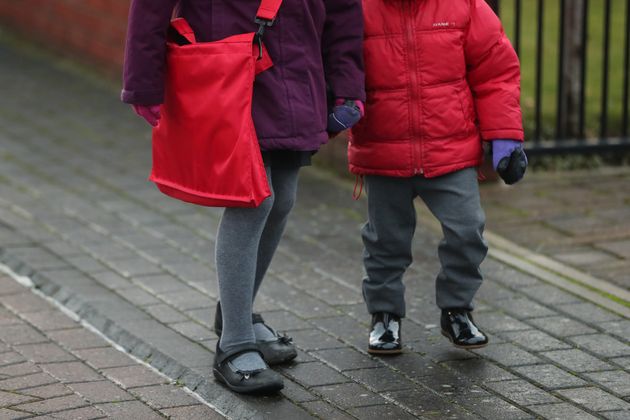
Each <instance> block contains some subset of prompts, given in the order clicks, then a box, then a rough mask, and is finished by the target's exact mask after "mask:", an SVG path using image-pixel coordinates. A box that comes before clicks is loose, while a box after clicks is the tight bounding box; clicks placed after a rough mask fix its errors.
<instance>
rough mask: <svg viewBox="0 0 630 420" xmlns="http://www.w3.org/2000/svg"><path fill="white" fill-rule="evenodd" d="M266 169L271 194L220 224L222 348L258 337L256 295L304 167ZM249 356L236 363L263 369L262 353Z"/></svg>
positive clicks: (231, 213)
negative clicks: (300, 172)
mask: <svg viewBox="0 0 630 420" xmlns="http://www.w3.org/2000/svg"><path fill="white" fill-rule="evenodd" d="M265 169H266V171H267V178H268V180H269V186H270V188H271V190H272V195H271V197H269V198H267V199H266V200H265V201H263V202H262V204H261V205H260V206H259V207H257V208H227V209H225V211H224V213H223V217H222V218H221V223H220V225H219V231H218V234H217V246H216V267H217V275H218V278H219V297H220V299H221V310H222V312H223V333H222V335H221V341H220V343H221V344H220V347H221V349H222V350H223V351H229V350H230V348H233V347H235V346H237V345H240V344H246V343H253V342H255V341H256V337H255V334H254V327H253V326H252V311H253V302H254V298H255V297H256V293H257V292H258V289H259V288H260V284H261V283H262V280H263V278H264V276H265V273H266V272H267V269H268V268H269V265H270V263H271V259H272V258H273V255H274V253H275V251H276V248H277V247H278V243H279V242H280V238H281V236H282V233H283V231H284V228H285V226H286V223H287V219H288V216H289V213H290V212H291V209H292V208H293V204H294V202H295V196H296V192H297V180H298V172H299V168H295V169H280V168H273V169H272V168H270V167H266V168H265ZM244 356H248V357H245V358H243V356H241V357H239V358H237V359H235V360H234V362H233V364H235V365H239V364H240V366H237V367H238V368H239V369H241V370H253V369H258V368H261V366H260V364H261V363H262V359H260V357H258V354H257V353H246V354H245V355H244ZM238 359H241V360H240V361H239V360H238ZM263 366H264V365H263Z"/></svg>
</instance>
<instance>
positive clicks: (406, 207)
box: [362, 168, 488, 317]
mask: <svg viewBox="0 0 630 420" xmlns="http://www.w3.org/2000/svg"><path fill="white" fill-rule="evenodd" d="M365 182H366V188H367V193H368V218H369V219H368V222H367V223H366V224H365V226H364V227H363V230H362V236H363V244H364V246H365V250H364V255H363V261H364V265H365V271H366V274H367V276H366V278H365V279H364V280H363V297H364V298H365V302H366V303H367V307H368V311H369V312H370V313H375V312H389V313H392V314H395V315H398V316H401V317H404V316H405V286H404V284H403V280H402V279H403V274H404V273H405V271H406V270H407V268H408V267H409V265H410V264H411V262H412V254H411V243H412V239H413V235H414V232H415V229H416V210H415V208H414V205H413V201H414V199H415V198H416V196H419V197H420V198H421V199H422V200H423V201H424V202H425V203H426V205H427V207H428V208H429V210H430V211H431V212H432V213H433V214H434V215H435V217H437V219H438V220H439V221H440V223H441V225H442V232H443V233H444V238H443V239H442V242H441V243H440V246H439V248H438V256H439V259H440V263H441V269H440V272H439V274H438V276H437V280H436V285H435V286H436V287H435V289H436V301H437V306H438V307H440V308H441V309H452V308H466V309H469V310H472V309H473V303H472V300H473V298H474V296H475V294H476V293H477V290H478V289H479V287H480V286H481V282H482V275H481V271H480V270H479V265H480V264H481V262H482V261H483V259H484V258H485V256H486V254H487V252H488V246H487V244H486V242H485V240H484V239H483V228H484V224H485V215H484V212H483V209H482V208H481V203H480V199H479V185H478V184H477V171H476V170H475V169H474V168H468V169H464V170H461V171H457V172H454V173H451V174H447V175H444V176H441V177H437V178H424V177H421V176H417V177H413V178H393V177H384V176H366V177H365Z"/></svg>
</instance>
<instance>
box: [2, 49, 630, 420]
mask: <svg viewBox="0 0 630 420" xmlns="http://www.w3.org/2000/svg"><path fill="white" fill-rule="evenodd" d="M0 62H2V66H0V79H1V80H3V81H6V83H5V84H4V86H5V88H4V90H5V92H4V93H5V94H4V95H2V96H0V249H1V252H0V261H2V262H3V263H4V264H7V265H9V266H10V267H11V268H12V269H13V270H15V271H16V272H18V273H20V274H21V275H26V276H29V277H30V278H31V279H32V281H33V282H34V283H35V285H36V286H37V287H38V289H39V290H40V291H41V292H42V293H44V294H46V295H49V296H51V297H52V298H53V299H55V300H56V301H58V302H60V303H61V304H63V305H65V306H66V307H67V308H69V309H71V310H72V311H74V312H76V313H77V314H78V315H79V316H80V317H81V318H82V319H84V320H85V321H86V322H89V323H90V324H92V325H93V326H94V327H95V328H97V329H98V330H99V331H101V332H102V333H103V334H104V335H106V336H107V337H109V338H110V339H112V340H113V341H115V342H116V343H118V344H119V345H121V346H122V347H124V348H125V349H126V350H127V351H129V352H130V353H132V354H134V355H135V356H137V357H138V358H140V359H142V360H146V361H147V362H149V363H150V364H151V365H152V366H153V367H155V368H157V369H159V370H160V371H162V372H163V373H165V374H166V375H168V376H169V377H170V378H172V379H173V380H177V381H178V382H179V383H182V384H185V385H186V386H188V387H189V388H190V389H193V390H195V391H196V392H197V393H199V394H200V395H202V396H203V397H204V398H205V399H206V400H207V401H209V402H210V403H211V404H212V405H213V406H215V407H217V408H218V409H219V410H221V412H223V413H225V414H226V415H227V416H228V417H232V418H276V419H285V418H286V419H301V418H313V417H320V418H326V419H333V418H335V419H351V418H358V419H377V418H379V419H380V418H400V419H404V418H439V419H444V418H465V419H478V418H490V419H505V418H510V419H521V418H523V419H526V418H536V417H543V418H562V419H564V418H567V417H570V416H571V417H574V418H624V417H627V416H628V412H627V411H628V409H629V407H630V403H629V402H628V401H629V400H630V389H628V371H629V370H630V349H629V348H628V342H627V337H628V331H629V328H630V321H629V320H627V319H623V318H621V317H619V316H617V315H615V314H614V313H612V312H608V311H606V310H605V309H602V308H600V307H598V306H596V305H594V304H592V303H589V302H585V301H583V300H581V299H580V298H578V297H576V296H573V295H571V294H569V293H566V292H563V291H561V290H559V289H557V288H555V287H553V286H551V285H548V284H547V283H544V282H543V281H541V280H540V279H538V278H536V277H533V276H531V275H527V274H525V273H522V272H519V271H517V270H515V269H513V268H511V267H509V266H507V265H505V264H503V263H500V262H498V261H497V260H494V259H488V260H487V261H486V262H485V263H484V267H483V269H484V272H485V273H486V278H487V279H486V282H485V284H484V286H483V287H482V289H481V291H480V294H479V304H478V307H477V319H478V321H479V322H480V324H481V325H483V326H484V328H485V329H486V330H487V331H488V332H489V333H490V334H491V339H492V344H491V345H490V346H489V347H488V348H486V349H483V350H478V351H474V352H468V351H462V350H456V349H454V348H452V347H451V346H450V344H449V343H447V342H446V340H445V339H444V338H443V337H441V336H440V334H439V330H438V328H437V323H438V321H439V318H438V315H439V314H438V311H437V309H436V308H435V305H434V297H433V296H434V290H433V289H434V287H433V278H434V276H435V273H436V271H437V268H438V264H437V260H436V251H435V250H436V246H437V243H438V239H439V238H437V237H436V236H435V234H434V233H433V232H432V231H431V230H429V229H428V228H426V227H425V226H424V225H422V224H421V225H420V226H419V228H418V232H417V234H416V238H415V249H414V254H415V262H414V265H413V267H412V269H411V270H410V272H409V275H408V276H407V279H406V283H407V298H408V305H409V308H408V318H407V319H406V320H405V322H404V325H403V330H404V337H405V340H406V350H405V354H403V355H401V356H398V357H392V358H373V357H370V356H369V355H367V353H366V352H365V344H366V343H365V342H366V335H367V334H366V333H367V322H368V321H369V319H368V317H367V315H366V313H365V309H364V306H363V303H362V299H361V294H360V277H361V271H362V270H361V263H360V254H361V243H360V238H359V228H360V226H361V223H362V221H363V220H364V217H365V202H363V201H359V202H354V201H352V200H351V199H350V189H351V188H350V186H349V185H347V184H346V183H345V182H343V181H339V180H336V179H334V178H332V177H329V176H327V175H325V174H322V173H320V172H318V171H316V170H314V169H309V170H306V171H304V173H303V176H302V179H301V187H300V188H301V191H300V197H299V200H298V205H297V207H296V209H295V211H294V213H293V215H292V218H291V220H290V222H289V226H288V229H287V234H286V237H285V240H284V241H283V243H282V245H281V248H280V250H279V253H278V255H277V258H276V259H275V261H274V263H273V265H272V268H271V272H270V273H269V276H268V278H267V279H266V280H265V283H264V284H263V287H262V289H261V296H260V298H259V300H258V302H257V309H258V310H259V311H262V312H263V313H264V315H265V317H266V318H267V320H268V321H269V323H270V324H272V325H274V326H275V327H277V328H278V329H279V330H281V331H286V332H288V333H290V334H291V335H292V336H293V337H294V338H295V342H296V344H297V345H298V347H299V348H300V353H299V357H298V359H297V360H296V362H295V363H293V364H290V365H287V366H284V367H282V368H279V371H280V372H281V373H282V374H283V375H285V377H286V386H287V388H286V389H285V390H284V391H283V393H282V394H281V395H280V396H278V397H272V398H255V397H245V396H240V395H235V394H232V393H229V392H227V391H226V390H225V389H224V388H223V387H222V386H220V385H219V384H217V383H216V382H214V381H213V380H212V378H211V376H210V373H209V371H210V365H211V361H212V350H213V348H214V345H215V343H216V337H215V336H214V335H213V333H212V332H211V330H210V321H211V314H212V313H213V312H214V307H215V304H216V298H217V291H216V278H215V272H214V267H213V262H212V258H211V256H212V253H213V250H214V239H215V234H216V228H217V225H218V222H219V217H220V211H219V210H217V209H203V208H198V207H194V206H190V205H186V204H183V203H178V202H175V201H173V200H170V199H168V198H166V197H163V196H161V195H160V194H159V193H158V192H157V191H156V189H155V188H154V187H153V186H151V185H150V184H149V183H147V182H146V176H147V173H148V170H149V164H150V153H149V147H148V139H149V132H148V130H147V128H146V127H145V126H144V125H143V124H142V122H140V121H138V120H137V119H135V118H134V117H133V116H132V114H131V112H130V111H129V110H128V109H127V107H125V106H123V105H121V104H119V103H118V101H117V98H116V92H115V91H113V90H111V89H108V88H106V87H103V86H100V85H98V84H95V83H93V82H91V81H90V80H89V79H86V78H84V77H81V76H80V75H79V74H77V73H76V72H73V71H72V70H65V69H58V68H56V67H54V66H53V65H52V64H51V62H50V60H49V59H46V58H41V57H31V56H25V55H21V54H18V53H16V52H15V51H13V50H11V49H10V48H8V47H2V46H0ZM15 305H17V306H16V310H17V311H19V310H28V308H30V307H32V305H33V302H32V301H31V300H30V298H26V297H24V299H22V300H18V301H16V303H15ZM24 334H26V335H27V336H28V334H27V333H24ZM55 335H56V336H57V337H58V338H59V339H60V340H62V339H63V340H66V341H68V342H70V343H74V344H73V345H79V346H80V345H81V344H82V343H83V341H84V338H82V337H76V336H72V335H69V336H68V334H67V333H64V332H63V331H60V332H57V333H56V334H55ZM85 351H87V349H86V350H85ZM60 363H68V362H60ZM102 369H103V370H104V371H106V372H108V374H109V375H111V376H112V377H115V378H117V380H118V381H121V382H125V381H126V382H127V383H128V386H130V387H139V388H141V387H145V386H150V384H148V383H147V382H146V378H145V377H144V375H139V374H138V373H137V372H136V370H137V368H133V369H131V368H126V367H107V368H105V367H103V368H102ZM71 374H72V372H69V373H68V375H71ZM152 395H153V394H152ZM190 410H191V412H192V411H193V409H190ZM165 411H168V410H165ZM123 412H124V409H123Z"/></svg>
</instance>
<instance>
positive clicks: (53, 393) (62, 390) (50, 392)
mask: <svg viewBox="0 0 630 420" xmlns="http://www.w3.org/2000/svg"><path fill="white" fill-rule="evenodd" d="M20 393H21V394H23V395H31V396H33V397H37V398H44V399H46V398H55V397H63V396H65V395H70V394H73V393H74V392H73V391H72V390H71V389H70V388H68V387H67V386H65V385H63V384H60V383H53V384H50V385H41V386H36V387H33V388H26V389H22V390H21V391H20Z"/></svg>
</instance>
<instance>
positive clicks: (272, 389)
mask: <svg viewBox="0 0 630 420" xmlns="http://www.w3.org/2000/svg"><path fill="white" fill-rule="evenodd" d="M212 373H213V374H214V377H215V379H216V380H217V381H219V382H220V383H222V384H223V385H225V386H226V387H228V388H229V389H231V390H232V391H234V392H238V393H239V394H276V393H278V392H279V391H281V390H282V389H283V388H284V384H280V385H279V386H278V385H263V386H259V387H254V388H253V387H245V386H236V385H231V384H230V383H228V381H227V380H225V378H224V377H223V375H221V372H219V371H218V370H217V369H216V368H212Z"/></svg>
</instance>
